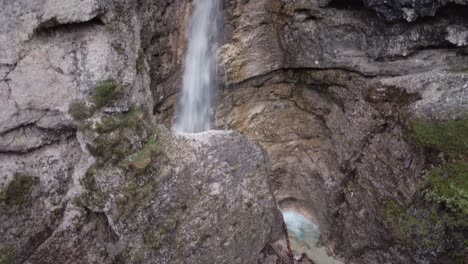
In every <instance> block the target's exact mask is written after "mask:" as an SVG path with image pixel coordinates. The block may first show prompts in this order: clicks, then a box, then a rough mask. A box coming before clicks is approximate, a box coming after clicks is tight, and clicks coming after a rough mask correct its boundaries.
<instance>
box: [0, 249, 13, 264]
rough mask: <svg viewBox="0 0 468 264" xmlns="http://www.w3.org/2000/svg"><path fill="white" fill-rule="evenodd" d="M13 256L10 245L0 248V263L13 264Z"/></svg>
mask: <svg viewBox="0 0 468 264" xmlns="http://www.w3.org/2000/svg"><path fill="white" fill-rule="evenodd" d="M14 257H15V249H14V248H13V247H12V246H5V247H2V248H0V264H13V263H15V261H14Z"/></svg>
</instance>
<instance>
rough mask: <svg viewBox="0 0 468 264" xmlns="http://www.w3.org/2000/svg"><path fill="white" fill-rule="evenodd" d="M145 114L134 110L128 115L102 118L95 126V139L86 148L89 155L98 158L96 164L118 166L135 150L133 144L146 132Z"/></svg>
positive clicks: (139, 110)
mask: <svg viewBox="0 0 468 264" xmlns="http://www.w3.org/2000/svg"><path fill="white" fill-rule="evenodd" d="M145 118H146V114H145V112H144V111H143V110H142V109H140V108H135V109H133V110H131V111H130V112H128V113H125V114H118V115H112V116H106V117H103V118H102V120H101V121H100V122H99V123H97V124H96V125H95V129H94V132H96V133H97V137H96V138H95V139H94V142H93V144H92V145H89V146H88V149H89V150H90V152H91V154H92V155H93V156H95V157H97V158H98V163H99V164H101V165H103V164H105V163H112V164H118V163H119V162H120V161H122V160H124V159H125V158H126V157H128V156H129V155H131V154H132V153H133V152H134V151H135V150H134V149H133V148H134V147H133V144H134V143H135V142H138V140H139V139H140V138H141V137H143V136H144V135H143V134H144V133H145V132H146V131H147V128H146V126H145Z"/></svg>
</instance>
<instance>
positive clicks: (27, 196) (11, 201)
mask: <svg viewBox="0 0 468 264" xmlns="http://www.w3.org/2000/svg"><path fill="white" fill-rule="evenodd" d="M36 183H37V179H36V178H34V177H32V176H29V175H26V174H23V173H15V175H14V178H13V180H12V181H11V182H10V183H9V184H8V186H7V187H6V189H5V190H4V191H2V192H1V193H0V202H4V203H5V204H6V205H8V206H15V205H17V206H22V205H25V204H28V203H30V202H31V189H32V187H33V185H34V184H36Z"/></svg>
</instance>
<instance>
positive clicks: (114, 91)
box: [92, 80, 121, 108]
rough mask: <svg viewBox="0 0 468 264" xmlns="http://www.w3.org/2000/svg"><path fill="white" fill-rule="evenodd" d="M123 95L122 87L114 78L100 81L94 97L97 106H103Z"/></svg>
mask: <svg viewBox="0 0 468 264" xmlns="http://www.w3.org/2000/svg"><path fill="white" fill-rule="evenodd" d="M120 96H121V91H120V88H119V87H118V86H117V84H116V82H115V81H113V80H107V81H103V82H100V83H99V84H98V85H97V86H96V88H95V90H94V93H93V96H92V99H93V102H94V105H95V106H96V108H101V107H104V106H107V105H110V104H111V103H114V102H115V101H117V100H118V99H119V98H120Z"/></svg>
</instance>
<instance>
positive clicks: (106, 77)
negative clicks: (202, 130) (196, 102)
mask: <svg viewBox="0 0 468 264" xmlns="http://www.w3.org/2000/svg"><path fill="white" fill-rule="evenodd" d="M466 4H467V3H466V1H463V0H457V1H436V0H433V1H397V0H394V1H385V3H384V2H383V1H370V0H362V1H359V0H355V1H354V0H353V1H341V0H294V1H286V0H255V1H253V0H250V1H248V0H247V1H245V0H230V1H227V0H226V1H223V5H224V10H225V11H224V20H225V24H224V36H223V40H222V44H223V46H222V47H221V49H220V51H219V52H220V64H221V65H220V78H221V80H223V83H222V85H221V87H220V93H219V99H218V106H217V109H216V126H217V127H218V128H220V129H225V130H229V129H232V130H236V131H238V132H240V134H242V135H239V134H238V133H237V132H226V133H208V134H205V135H200V136H195V137H176V136H172V135H171V134H170V132H169V131H168V130H167V129H166V128H164V127H162V126H161V125H160V124H164V125H166V127H169V126H170V125H171V120H172V118H173V113H174V108H175V107H176V105H177V95H178V92H179V87H180V81H181V73H182V70H183V66H182V63H183V59H184V50H185V45H186V43H185V30H186V27H187V23H188V20H189V17H190V12H191V1H185V0H176V1H169V0H160V1H149V0H148V1H146V0H138V1H134V0H122V1H95V0H87V1H75V0H66V1H55V0H41V1H34V2H33V1H29V0H20V1H15V2H12V1H8V0H0V6H2V7H3V8H2V9H0V22H2V23H1V24H2V27H0V36H1V37H0V80H1V81H0V113H1V115H0V237H2V239H1V240H0V263H257V262H259V261H260V262H261V263H281V262H287V261H286V255H285V253H284V251H285V250H284V249H281V248H279V246H278V245H282V244H284V243H283V242H282V241H279V242H277V241H278V240H279V239H280V238H281V235H282V234H281V232H280V229H281V227H282V224H281V220H280V217H279V213H278V210H277V207H276V203H278V204H279V206H280V207H282V208H289V209H294V210H297V211H300V212H301V213H303V215H306V216H308V217H309V218H310V220H311V221H313V222H315V223H316V224H318V225H319V226H320V229H321V233H322V238H321V243H322V244H323V245H324V246H325V248H326V249H327V251H328V252H330V254H331V255H334V256H335V257H337V258H339V259H341V260H343V262H345V263H451V261H452V263H453V260H451V259H447V258H443V257H446V256H444V254H445V253H447V252H445V251H444V250H445V248H447V247H446V246H447V245H450V244H451V243H452V242H451V241H448V240H447V241H446V240H443V241H442V242H441V243H440V247H439V248H442V249H443V250H442V249H441V250H438V249H437V248H436V249H434V248H433V247H432V248H424V247H422V246H421V247H416V249H413V248H411V249H409V247H406V245H405V244H404V241H402V239H401V238H400V237H399V236H398V232H397V231H396V230H395V229H394V227H393V225H392V221H391V219H390V217H389V215H388V211H389V210H387V209H388V205H389V204H390V205H395V204H396V206H397V207H398V208H404V209H405V210H406V209H408V210H410V209H411V210H413V211H415V212H419V213H420V214H421V212H422V215H424V210H425V208H426V207H428V206H430V205H426V204H423V205H417V204H416V205H415V201H418V200H417V199H418V196H420V193H421V190H420V185H421V183H422V182H423V181H424V178H425V175H426V174H427V171H429V170H430V169H431V166H432V165H435V166H436V165H437V163H441V161H440V160H442V161H443V162H449V160H450V158H447V157H446V154H443V153H439V152H434V151H432V152H427V150H425V149H423V148H422V147H421V146H418V145H416V144H415V143H414V142H413V141H411V140H409V138H408V130H409V128H410V127H411V124H412V123H413V122H415V121H418V120H430V121H431V122H434V121H444V120H455V119H459V118H464V117H466V113H467V109H468V86H467V85H468V75H467V71H466V65H468V57H467V55H468V48H467V45H468V19H467V18H466V13H467V12H468V9H467V8H468V7H467V6H466ZM246 137H247V138H248V139H246ZM257 143H258V144H259V145H260V146H261V148H259V147H258V145H257ZM444 155H445V156H444ZM434 160H437V162H434ZM447 160H448V161H447ZM443 162H442V163H443ZM272 192H273V194H274V197H273V195H272ZM432 206H433V205H432ZM394 207H395V206H393V207H392V208H394ZM411 219H413V218H411ZM441 230H442V229H440V230H439V229H438V230H437V231H434V232H433V233H434V234H440V233H443V231H441ZM275 241H276V242H277V243H274V242H275ZM456 250H458V252H456V253H457V254H458V255H462V254H463V253H462V252H460V249H459V248H456ZM444 261H445V262H444ZM306 262H309V260H307V258H303V263H306Z"/></svg>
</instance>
